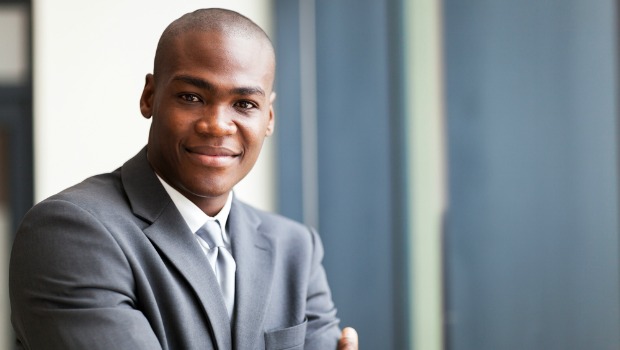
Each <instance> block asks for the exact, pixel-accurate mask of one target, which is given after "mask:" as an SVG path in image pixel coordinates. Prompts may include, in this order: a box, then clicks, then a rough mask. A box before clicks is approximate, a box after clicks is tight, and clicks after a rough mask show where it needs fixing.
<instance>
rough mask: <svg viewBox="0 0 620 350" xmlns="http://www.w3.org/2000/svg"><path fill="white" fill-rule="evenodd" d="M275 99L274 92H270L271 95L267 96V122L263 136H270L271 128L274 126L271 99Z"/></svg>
mask: <svg viewBox="0 0 620 350" xmlns="http://www.w3.org/2000/svg"><path fill="white" fill-rule="evenodd" d="M275 100H276V93H275V92H272V93H271V96H269V122H268V124H267V132H266V133H265V136H271V134H273V129H274V127H275V125H274V124H275V121H274V112H273V101H275Z"/></svg>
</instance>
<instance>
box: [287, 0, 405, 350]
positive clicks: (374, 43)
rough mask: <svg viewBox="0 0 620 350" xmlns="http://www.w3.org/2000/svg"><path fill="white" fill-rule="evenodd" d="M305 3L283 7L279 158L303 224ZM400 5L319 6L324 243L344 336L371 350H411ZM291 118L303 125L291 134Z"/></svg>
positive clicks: (353, 2)
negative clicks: (350, 330)
mask: <svg viewBox="0 0 620 350" xmlns="http://www.w3.org/2000/svg"><path fill="white" fill-rule="evenodd" d="M291 3H295V4H297V5H292V4H291ZM298 3H299V2H298V1H291V0H281V1H276V14H277V19H276V22H277V23H278V29H277V34H278V36H277V39H276V40H277V46H278V59H279V68H278V88H279V90H278V98H279V99H280V102H279V103H278V106H279V110H278V112H279V116H280V117H279V118H280V119H279V123H280V124H279V125H278V128H279V130H278V132H279V134H278V141H279V146H278V152H279V154H280V156H279V174H280V181H279V184H280V186H279V189H280V211H281V212H283V213H284V214H286V215H289V216H291V214H292V216H293V217H295V218H297V219H302V217H301V215H300V213H299V210H297V209H296V208H299V205H300V204H299V203H301V202H303V200H302V198H301V196H302V191H301V188H300V186H301V182H300V177H301V176H302V175H301V174H300V173H299V172H298V169H299V168H300V167H299V166H298V159H299V157H300V156H301V153H302V152H301V149H300V146H299V143H300V140H299V139H300V134H297V132H299V128H300V127H301V126H300V125H301V123H300V122H299V118H300V117H299V114H297V115H295V113H299V108H300V107H299V103H300V99H303V98H304V96H301V97H295V94H299V93H300V92H299V90H298V86H299V80H296V79H298V78H299V77H298V76H296V75H295V74H296V73H295V72H294V71H293V70H292V69H293V67H294V65H295V64H299V58H300V57H299V56H298V55H299V52H298V51H299V47H298V45H299V43H298V44H297V45H295V44H294V36H295V35H297V36H299V32H296V33H295V34H291V32H292V31H294V30H295V28H293V26H294V24H293V23H290V19H291V18H297V20H299V18H298V16H299V14H298V13H297V12H295V11H299V8H298V7H295V6H298ZM395 4H396V2H389V1H385V0H382V1H376V0H347V1H338V2H336V1H327V0H317V1H316V2H315V5H316V6H315V9H316V12H315V19H316V22H315V27H316V31H315V36H316V57H315V59H316V72H317V75H316V84H317V87H316V93H317V106H316V107H317V145H318V187H319V203H318V210H319V234H320V235H321V238H322V240H323V243H324V245H325V259H324V265H325V267H326V269H327V275H328V279H329V281H330V285H331V287H332V292H333V297H334V300H335V302H336V305H337V307H338V312H339V315H340V317H341V319H342V326H354V327H355V328H356V329H357V330H358V332H359V334H360V342H361V347H362V348H364V349H406V348H407V344H406V343H407V341H408V335H407V334H406V332H407V311H408V310H407V307H406V304H407V297H408V295H407V291H406V289H405V287H406V285H407V281H406V276H407V274H406V265H405V263H404V261H405V258H404V255H405V252H404V248H403V244H401V243H402V241H403V240H404V238H403V237H404V236H405V233H404V232H403V227H404V225H403V224H402V222H403V221H404V218H403V216H402V212H403V211H404V210H405V209H404V205H403V204H402V198H403V196H401V195H400V193H401V192H402V193H404V190H403V188H402V187H401V186H400V182H401V181H402V176H401V170H402V164H401V163H402V162H401V160H402V159H401V158H399V157H401V154H400V153H399V152H401V151H402V147H401V145H400V142H401V140H402V137H400V136H399V134H398V133H399V132H401V131H402V128H399V127H398V125H399V124H402V115H400V108H399V106H398V103H400V101H398V98H399V96H400V91H395V90H398V84H399V80H398V78H397V76H398V74H395V72H394V69H396V70H398V67H395V66H394V65H392V63H393V62H398V57H397V56H398V51H399V50H400V47H399V46H398V45H396V44H395V41H398V37H399V36H398V35H399V33H398V28H397V27H398V25H399V21H398V19H397V18H395V17H397V16H396V15H397V14H398V12H397V11H395V10H394V8H395V6H396V5H395ZM287 11H288V12H287ZM298 22H299V21H298ZM287 23H288V24H287ZM297 24H299V23H297ZM282 39H283V40H284V41H282ZM302 44H303V43H302ZM296 50H297V51H296ZM298 68H299V67H298ZM295 89H297V90H295ZM295 98H297V100H295ZM283 100H284V102H283ZM283 103H284V104H286V105H287V106H288V107H285V106H283ZM285 108H286V113H287V115H285V116H283V115H282V114H283V112H284V110H285ZM295 109H297V110H295ZM283 118H292V119H295V120H296V121H295V122H291V121H290V120H288V121H285V123H286V125H284V126H283V124H282V120H283ZM303 132H304V130H301V133H303ZM285 133H286V134H287V135H283V134H285ZM289 133H290V134H289ZM303 176H308V174H303ZM291 207H292V208H293V210H291Z"/></svg>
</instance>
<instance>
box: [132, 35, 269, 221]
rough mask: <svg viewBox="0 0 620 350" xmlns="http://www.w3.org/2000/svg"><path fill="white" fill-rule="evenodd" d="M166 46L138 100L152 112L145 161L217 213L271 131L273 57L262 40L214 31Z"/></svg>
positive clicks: (183, 37)
mask: <svg viewBox="0 0 620 350" xmlns="http://www.w3.org/2000/svg"><path fill="white" fill-rule="evenodd" d="M170 46H171V47H170V50H168V52H173V53H174V54H166V56H165V59H164V63H165V66H164V67H165V68H164V69H161V70H159V74H158V76H154V75H152V74H149V75H147V77H146V84H145V87H144V91H143V93H142V98H141V99H140V110H141V111H142V115H143V116H144V117H145V118H150V117H152V118H153V122H152V125H151V130H150V133H149V142H148V146H147V149H148V157H149V162H150V164H151V166H152V167H153V169H154V170H155V172H157V174H158V175H159V176H161V177H162V178H163V179H164V180H165V181H166V182H167V183H168V184H170V185H171V186H172V187H174V188H175V189H177V190H178V191H179V192H181V193H182V194H183V195H185V196H186V197H187V198H189V199H190V200H191V201H192V202H193V203H194V204H196V206H198V207H199V208H200V209H202V210H203V211H204V212H205V213H207V214H208V215H212V216H214V215H215V214H217V213H218V212H219V211H220V209H222V207H223V206H224V203H225V202H226V198H227V197H228V194H229V193H230V191H231V190H232V188H233V186H234V185H236V184H237V183H238V182H239V181H241V179H243V178H244V177H245V176H246V175H247V173H248V172H249V171H250V170H251V169H252V166H253V165H254V163H255V162H256V159H257V158H258V155H259V153H260V150H261V148H262V145H263V141H264V139H265V138H266V137H267V136H269V135H271V134H272V133H273V127H274V113H273V101H274V100H275V93H274V92H273V91H272V86H273V77H274V73H273V72H274V61H273V57H272V54H271V53H270V52H269V50H268V49H267V47H266V45H265V43H264V42H260V41H256V40H252V39H250V38H242V37H231V36H229V35H225V34H222V33H217V32H206V33H205V32H189V33H186V34H183V35H181V36H180V37H178V38H177V39H176V40H174V42H173V43H172V44H171V45H170ZM257 53H258V54H257Z"/></svg>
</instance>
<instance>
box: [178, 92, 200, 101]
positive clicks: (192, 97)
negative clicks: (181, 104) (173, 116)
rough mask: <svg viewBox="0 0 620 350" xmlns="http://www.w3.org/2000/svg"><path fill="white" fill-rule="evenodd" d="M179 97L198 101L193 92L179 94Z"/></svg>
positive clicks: (184, 99)
mask: <svg viewBox="0 0 620 350" xmlns="http://www.w3.org/2000/svg"><path fill="white" fill-rule="evenodd" d="M179 97H180V98H181V99H182V100H183V101H185V102H200V97H198V96H196V95H194V94H181V95H179Z"/></svg>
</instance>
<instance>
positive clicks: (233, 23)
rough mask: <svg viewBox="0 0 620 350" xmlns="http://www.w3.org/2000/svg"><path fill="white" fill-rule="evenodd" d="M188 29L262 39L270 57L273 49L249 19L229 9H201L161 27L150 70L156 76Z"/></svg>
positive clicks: (190, 30) (268, 40)
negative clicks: (153, 62)
mask: <svg viewBox="0 0 620 350" xmlns="http://www.w3.org/2000/svg"><path fill="white" fill-rule="evenodd" d="M190 32H217V33H221V34H224V35H227V36H230V37H240V38H246V39H252V40H257V41H258V42H261V43H262V44H263V45H264V46H265V47H267V48H268V51H269V52H270V54H271V55H272V56H273V60H274V62H275V52H274V49H273V45H272V43H271V40H270V39H269V37H268V36H267V34H266V33H265V31H263V30H262V29H261V28H260V27H259V26H258V25H257V24H256V23H254V22H253V21H252V20H250V19H249V18H247V17H245V16H243V15H241V14H239V13H237V12H235V11H231V10H226V9H220V8H208V9H200V10H196V11H194V12H190V13H187V14H185V15H183V16H181V17H180V18H178V19H177V20H175V21H174V22H172V23H170V25H169V26H168V27H167V28H166V29H165V30H164V32H163V33H162V35H161V38H160V39H159V43H158V44H157V51H156V52H155V66H154V68H153V73H154V74H155V75H156V76H157V74H158V72H161V71H162V70H163V69H164V68H165V65H166V59H167V57H168V56H169V55H170V54H174V53H173V52H170V51H171V50H172V48H173V46H174V45H173V44H174V42H175V41H176V40H177V39H178V38H179V37H181V36H183V35H184V34H187V33H190Z"/></svg>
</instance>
